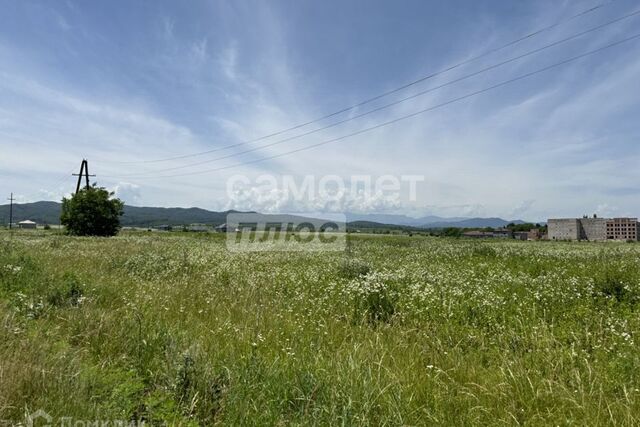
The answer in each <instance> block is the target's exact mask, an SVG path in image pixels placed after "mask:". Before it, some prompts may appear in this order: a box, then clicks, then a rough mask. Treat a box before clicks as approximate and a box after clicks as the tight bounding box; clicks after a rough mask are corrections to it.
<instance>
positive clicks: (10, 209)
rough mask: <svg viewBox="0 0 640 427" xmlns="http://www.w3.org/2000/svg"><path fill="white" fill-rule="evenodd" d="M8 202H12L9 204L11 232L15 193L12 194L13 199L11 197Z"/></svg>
mask: <svg viewBox="0 0 640 427" xmlns="http://www.w3.org/2000/svg"><path fill="white" fill-rule="evenodd" d="M7 200H9V201H10V204H9V230H11V227H12V225H13V193H11V197H9V198H8V199H7Z"/></svg>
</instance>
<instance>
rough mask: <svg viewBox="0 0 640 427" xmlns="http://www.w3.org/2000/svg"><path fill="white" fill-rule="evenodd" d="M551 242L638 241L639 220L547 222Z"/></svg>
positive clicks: (575, 219) (595, 218)
mask: <svg viewBox="0 0 640 427" xmlns="http://www.w3.org/2000/svg"><path fill="white" fill-rule="evenodd" d="M547 225H548V235H549V240H589V241H601V240H638V239H639V238H640V224H639V223H638V219H637V218H613V219H607V218H597V217H596V216H595V215H594V216H593V218H587V217H583V218H562V219H549V220H548V221H547Z"/></svg>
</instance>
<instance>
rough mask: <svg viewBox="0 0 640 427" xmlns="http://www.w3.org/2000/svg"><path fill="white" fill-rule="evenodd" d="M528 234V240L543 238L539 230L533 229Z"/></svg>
mask: <svg viewBox="0 0 640 427" xmlns="http://www.w3.org/2000/svg"><path fill="white" fill-rule="evenodd" d="M528 234H529V235H528V236H527V240H540V239H541V238H542V232H541V231H540V229H539V228H532V229H531V230H529V233H528Z"/></svg>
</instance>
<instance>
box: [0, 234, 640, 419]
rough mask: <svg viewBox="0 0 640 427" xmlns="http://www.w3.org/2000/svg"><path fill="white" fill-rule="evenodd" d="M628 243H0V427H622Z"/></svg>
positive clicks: (637, 362)
mask: <svg viewBox="0 0 640 427" xmlns="http://www.w3.org/2000/svg"><path fill="white" fill-rule="evenodd" d="M639 309H640V245H638V244H627V243H620V244H613V243H603V244H593V243H551V242H540V243H533V242H516V241H508V242H507V241H484V242H481V241H467V240H447V239H443V238H427V237H419V236H413V237H408V236H397V237H393V236H384V237H383V236H357V237H354V238H353V239H351V250H350V251H349V252H348V253H344V252H342V253H336V252H332V253H329V252H327V253H283V252H271V253H257V254H256V253H233V254H232V253H229V252H227V251H226V250H225V243H224V240H223V236H219V235H199V234H198V235H197V234H189V235H187V234H181V233H165V234H151V233H142V232H140V233H130V234H123V235H121V236H119V237H116V238H111V239H100V238H73V237H66V236H62V235H58V234H55V233H54V232H42V231H35V232H26V231H25V232H18V233H16V234H14V235H13V236H12V237H11V236H10V234H9V233H8V232H0V419H4V420H8V421H7V422H8V423H18V422H24V420H25V416H26V414H29V413H32V412H33V411H36V410H38V409H42V410H44V411H46V412H47V413H49V414H51V415H52V416H53V417H54V418H55V419H56V420H58V419H60V418H61V417H72V419H73V420H126V421H130V420H134V421H135V420H144V421H146V422H147V423H152V424H155V423H158V424H162V423H168V424H171V425H173V424H175V425H211V424H221V425H290V424H293V425H308V424H314V425H425V424H427V425H433V424H445V425H477V424H491V425H501V424H505V425H519V424H527V425H566V424H576V425H601V424H622V425H634V424H635V425H637V424H638V423H640V390H639V389H640V343H637V342H636V341H635V340H636V339H640V337H638V336H637V334H638V333H639V332H640V316H639V315H638V313H639Z"/></svg>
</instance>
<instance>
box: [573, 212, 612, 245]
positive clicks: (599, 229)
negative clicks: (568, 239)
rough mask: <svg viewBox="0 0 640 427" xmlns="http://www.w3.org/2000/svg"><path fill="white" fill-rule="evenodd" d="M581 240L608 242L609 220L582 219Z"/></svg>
mask: <svg viewBox="0 0 640 427" xmlns="http://www.w3.org/2000/svg"><path fill="white" fill-rule="evenodd" d="M578 221H579V222H580V240H589V241H592V242H593V241H598V240H607V219H606V218H597V217H596V216H594V217H593V218H581V219H579V220H578Z"/></svg>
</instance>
